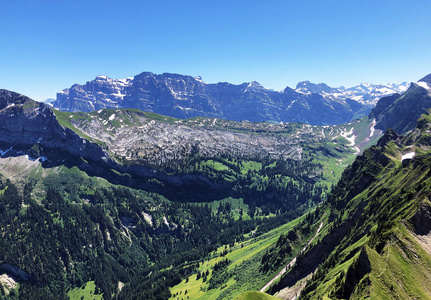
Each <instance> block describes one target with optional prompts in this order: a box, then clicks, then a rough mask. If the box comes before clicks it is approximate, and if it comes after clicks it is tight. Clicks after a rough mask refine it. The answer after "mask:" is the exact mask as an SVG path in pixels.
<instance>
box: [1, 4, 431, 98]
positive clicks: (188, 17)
mask: <svg viewBox="0 0 431 300" xmlns="http://www.w3.org/2000/svg"><path fill="white" fill-rule="evenodd" d="M0 10H1V11H2V14H1V17H0V88H5V89H9V90H13V91H17V92H19V93H22V94H25V95H27V96H30V97H31V98H33V99H35V100H39V101H41V100H44V99H46V98H48V97H55V94H56V92H57V91H59V90H62V89H64V88H67V87H70V86H71V85H72V84H74V83H80V84H84V83H85V82H86V81H89V80H92V79H94V77H96V76H97V75H107V76H109V77H111V78H125V77H127V76H134V75H136V74H139V73H141V72H143V71H150V72H154V73H164V72H170V73H179V74H186V75H192V76H202V78H203V80H204V81H205V82H209V83H212V82H219V81H227V82H231V83H235V84H239V83H242V82H248V81H252V80H255V81H258V82H259V83H261V84H262V85H263V86H265V87H267V88H273V89H275V90H281V89H283V88H285V87H286V86H290V87H295V85H296V83H297V82H298V81H302V80H310V81H312V82H325V83H327V84H329V85H331V86H340V85H345V86H352V85H356V84H358V83H361V82H371V83H388V82H401V81H417V80H418V79H420V78H421V77H422V76H425V75H426V74H428V73H431V34H430V28H431V18H430V17H429V13H430V12H431V1H429V0H422V1H416V0H410V1H397V0H391V1H389V0H374V1H368V0H344V1H336V0H325V1H321V0H314V1H310V0H303V1H299V0H298V1H288V0H285V1H278V0H271V1H241V0H236V1H232V0H231V1H224V0H217V1H203V0H200V1H197V0H196V1H192V0H182V1H178V0H176V1H166V0H158V1H142V0H141V1H118V0H117V1H111V0H105V1H99V0H85V1H83V0H75V1H58V0H57V1H51V0H45V1H42V0H39V1H36V0H33V1H32V0H27V1H12V0H0Z"/></svg>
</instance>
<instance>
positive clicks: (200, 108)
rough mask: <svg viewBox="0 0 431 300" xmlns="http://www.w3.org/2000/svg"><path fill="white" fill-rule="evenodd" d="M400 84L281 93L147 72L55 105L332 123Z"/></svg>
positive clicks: (78, 88) (89, 88)
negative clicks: (394, 85) (381, 86)
mask: <svg viewBox="0 0 431 300" xmlns="http://www.w3.org/2000/svg"><path fill="white" fill-rule="evenodd" d="M400 89H401V88H399V89H396V88H395V87H392V88H391V87H388V86H385V87H383V88H382V89H380V90H379V92H376V91H377V90H378V87H377V86H374V88H372V87H371V86H369V87H365V86H364V87H363V88H357V89H355V90H351V89H345V88H331V87H329V86H327V85H326V84H323V83H321V84H317V85H316V84H312V83H310V82H302V83H300V84H298V86H297V88H296V90H293V89H291V88H288V87H287V88H286V89H285V90H283V91H281V92H276V91H273V90H269V89H266V88H264V87H263V86H261V85H260V84H259V83H257V82H250V83H243V84H240V85H234V84H230V83H225V82H221V83H216V84H207V83H205V82H203V81H202V79H201V78H200V77H196V78H194V77H191V76H184V75H178V74H169V73H164V74H161V75H157V74H153V73H150V72H144V73H141V74H139V75H136V76H135V77H134V78H133V79H132V78H128V79H124V80H117V79H110V78H108V77H106V76H98V77H96V79H95V80H93V81H89V82H87V83H86V84H85V85H79V84H75V85H73V86H72V87H71V88H69V89H65V90H63V91H61V92H59V93H58V94H57V101H55V102H54V103H53V105H54V107H55V108H58V109H60V110H64V111H85V112H90V111H94V110H99V109H101V108H137V109H140V110H143V111H150V112H156V113H159V114H162V115H167V116H171V117H176V118H183V119H184V118H190V117H197V116H206V117H217V118H223V119H227V120H233V121H241V120H248V121H252V122H260V121H274V122H304V123H307V124H311V125H333V124H342V123H345V122H349V121H351V120H352V119H353V118H356V117H358V116H362V115H366V114H367V113H368V112H369V110H370V103H368V102H367V101H365V100H364V101H362V103H360V102H358V101H360V100H362V99H365V98H366V97H367V95H368V96H369V97H372V98H373V99H374V100H375V99H376V97H379V96H382V95H387V94H391V93H393V92H395V91H399V90H400ZM372 91H374V92H373V93H374V94H373V96H370V95H371V94H372V93H371V92H372ZM352 99H354V100H352ZM374 100H373V101H374ZM364 104H365V105H364ZM371 105H372V104H371Z"/></svg>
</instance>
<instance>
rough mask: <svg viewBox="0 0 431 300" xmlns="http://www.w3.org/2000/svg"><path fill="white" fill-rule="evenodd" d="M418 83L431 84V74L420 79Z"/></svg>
mask: <svg viewBox="0 0 431 300" xmlns="http://www.w3.org/2000/svg"><path fill="white" fill-rule="evenodd" d="M418 82H427V83H431V74H428V75H427V76H425V77H423V78H421V79H419V81H418Z"/></svg>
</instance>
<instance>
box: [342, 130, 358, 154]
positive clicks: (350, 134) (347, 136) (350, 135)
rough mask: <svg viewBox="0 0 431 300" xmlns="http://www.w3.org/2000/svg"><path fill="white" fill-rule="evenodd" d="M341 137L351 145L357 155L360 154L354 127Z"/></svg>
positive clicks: (344, 132)
mask: <svg viewBox="0 0 431 300" xmlns="http://www.w3.org/2000/svg"><path fill="white" fill-rule="evenodd" d="M341 136H342V137H343V138H345V139H346V140H347V141H348V142H349V143H350V146H352V147H353V148H354V149H355V151H356V154H358V153H359V152H360V150H359V148H358V147H356V146H355V139H356V135H354V134H353V127H352V128H350V130H349V131H343V132H342V133H341Z"/></svg>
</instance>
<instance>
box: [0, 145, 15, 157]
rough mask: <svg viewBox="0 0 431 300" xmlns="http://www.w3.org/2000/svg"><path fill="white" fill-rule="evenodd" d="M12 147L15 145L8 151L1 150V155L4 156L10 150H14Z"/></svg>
mask: <svg viewBox="0 0 431 300" xmlns="http://www.w3.org/2000/svg"><path fill="white" fill-rule="evenodd" d="M12 148H13V147H10V148H9V149H7V150H6V151H2V150H0V155H1V156H3V155H5V154H6V153H8V152H9V151H10V150H12Z"/></svg>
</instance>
